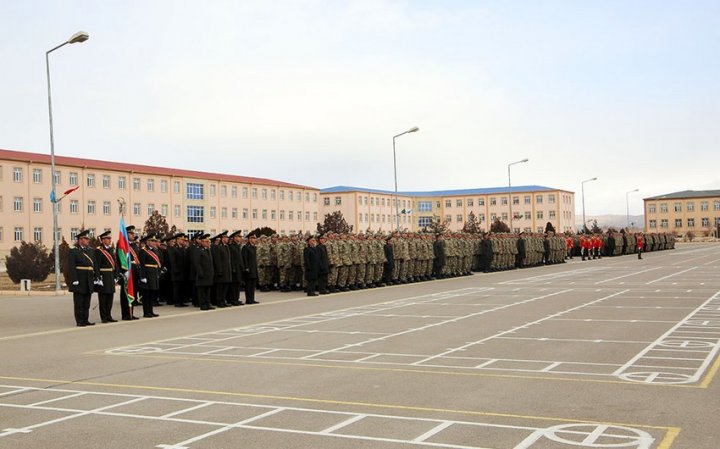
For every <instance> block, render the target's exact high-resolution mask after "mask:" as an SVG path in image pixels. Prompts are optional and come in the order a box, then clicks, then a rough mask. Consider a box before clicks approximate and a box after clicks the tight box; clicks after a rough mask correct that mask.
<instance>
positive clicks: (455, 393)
mask: <svg viewBox="0 0 720 449" xmlns="http://www.w3.org/2000/svg"><path fill="white" fill-rule="evenodd" d="M719 272H720V245H718V244H717V243H715V244H687V245H678V247H677V249H675V250H668V251H660V252H652V253H647V254H645V255H644V256H643V260H638V259H637V257H636V256H620V257H613V258H603V259H601V260H592V261H585V262H583V261H580V260H579V259H578V258H576V259H573V260H569V261H568V263H565V264H559V265H553V266H546V267H538V268H530V269H519V270H512V271H506V272H497V273H488V274H482V273H477V274H475V275H473V276H466V277H461V278H453V279H444V280H437V281H432V282H424V283H415V284H409V285H398V286H393V287H386V288H377V289H370V290H361V291H355V292H347V293H337V294H331V295H323V296H320V297H307V296H305V295H303V294H301V293H300V292H296V293H276V292H273V293H259V294H258V296H257V299H258V300H259V301H260V302H261V304H259V305H252V306H247V305H246V306H242V307H233V308H227V309H218V310H214V311H199V310H197V309H194V308H184V309H181V308H175V307H168V306H164V307H160V308H157V309H156V312H157V313H159V314H160V315H161V316H160V317H158V318H149V319H141V320H139V321H132V322H128V321H124V322H118V323H111V324H101V323H99V321H100V320H99V317H98V312H97V309H95V310H91V312H90V318H91V321H96V322H98V324H97V325H96V326H92V327H86V328H78V327H76V326H75V322H74V319H73V314H72V298H71V296H70V295H64V296H22V297H21V296H13V295H3V296H0V360H1V362H0V449H36V448H54V449H57V448H72V449H81V448H99V449H110V448H118V449H121V448H122V449H126V448H161V449H211V448H212V449H231V448H265V449H287V448H293V449H311V448H312V449H317V448H333V449H334V448H340V449H346V448H347V449H354V448H374V449H384V448H404V447H419V448H423V447H428V448H432V447H434V448H473V449H477V448H488V449H590V448H629V449H717V448H718V447H720V426H718V425H717V424H718V412H719V411H720V386H718V383H719V382H720V381H719V380H718V379H717V378H716V377H717V372H718V369H720V358H718V351H719V350H720V276H719V275H718V273H719ZM92 304H93V306H94V305H95V304H97V297H96V295H94V296H93V303H92ZM113 313H114V316H115V318H118V316H119V306H118V304H117V295H116V304H115V306H114V308H113Z"/></svg>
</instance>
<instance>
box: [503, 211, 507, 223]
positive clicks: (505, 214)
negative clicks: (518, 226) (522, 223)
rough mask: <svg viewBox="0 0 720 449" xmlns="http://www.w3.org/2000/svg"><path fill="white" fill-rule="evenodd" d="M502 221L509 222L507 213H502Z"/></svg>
mask: <svg viewBox="0 0 720 449" xmlns="http://www.w3.org/2000/svg"><path fill="white" fill-rule="evenodd" d="M502 221H508V213H507V212H503V213H502Z"/></svg>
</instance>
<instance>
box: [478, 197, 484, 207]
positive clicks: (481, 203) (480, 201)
mask: <svg viewBox="0 0 720 449" xmlns="http://www.w3.org/2000/svg"><path fill="white" fill-rule="evenodd" d="M484 205H485V198H478V206H484Z"/></svg>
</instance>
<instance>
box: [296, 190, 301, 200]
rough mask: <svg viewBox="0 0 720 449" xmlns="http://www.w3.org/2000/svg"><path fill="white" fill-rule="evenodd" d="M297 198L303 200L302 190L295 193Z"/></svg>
mask: <svg viewBox="0 0 720 449" xmlns="http://www.w3.org/2000/svg"><path fill="white" fill-rule="evenodd" d="M295 199H296V200H298V201H302V194H301V193H300V192H296V193H295Z"/></svg>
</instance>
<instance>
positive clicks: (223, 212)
mask: <svg viewBox="0 0 720 449" xmlns="http://www.w3.org/2000/svg"><path fill="white" fill-rule="evenodd" d="M220 218H227V207H221V208H220Z"/></svg>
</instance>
